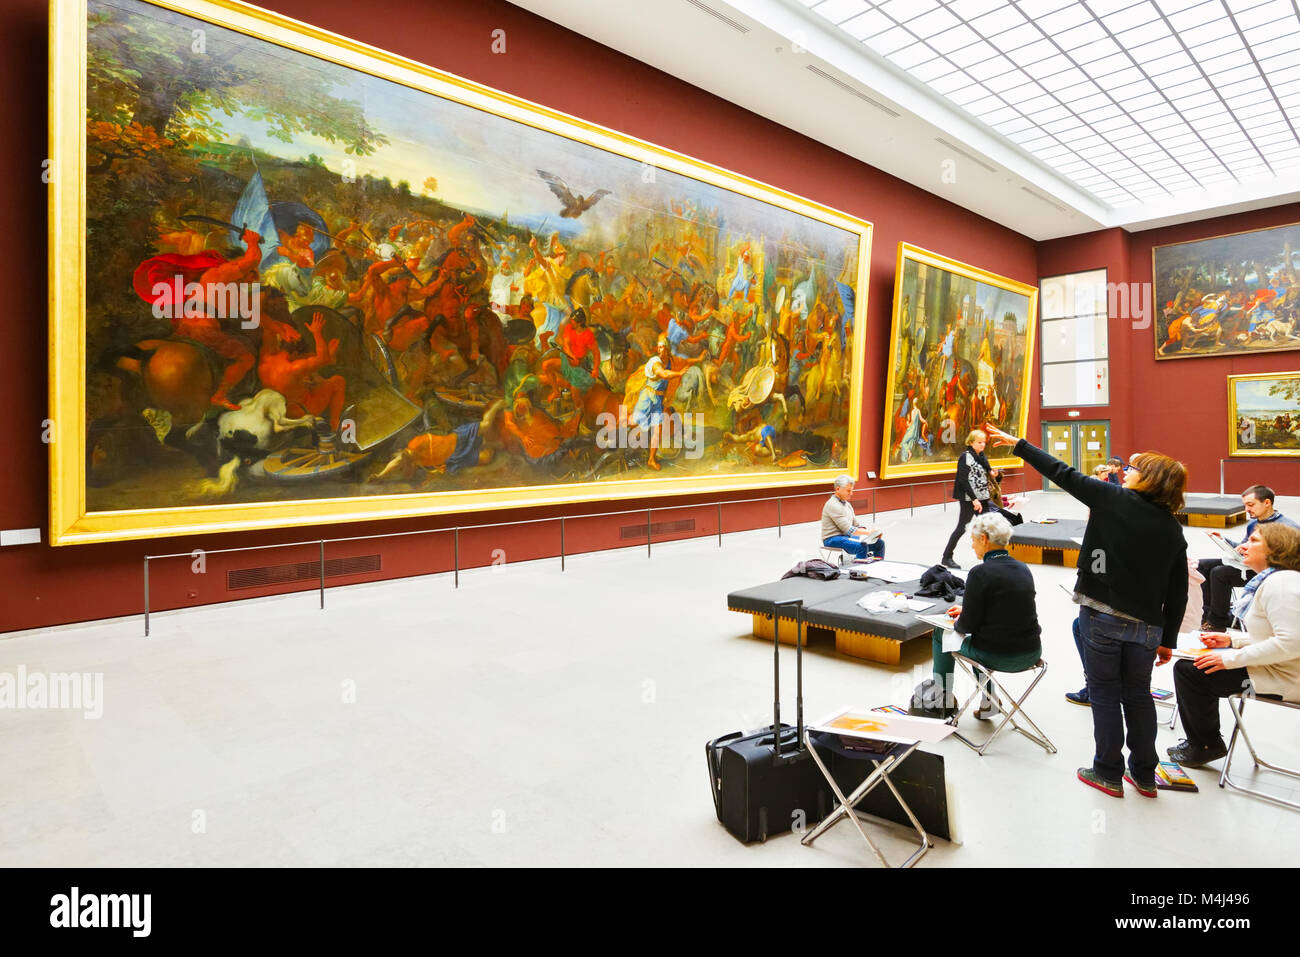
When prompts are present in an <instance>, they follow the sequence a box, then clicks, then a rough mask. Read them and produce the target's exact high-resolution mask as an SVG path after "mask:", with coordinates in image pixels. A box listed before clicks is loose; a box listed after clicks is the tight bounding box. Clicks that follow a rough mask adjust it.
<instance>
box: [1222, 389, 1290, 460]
mask: <svg viewBox="0 0 1300 957" xmlns="http://www.w3.org/2000/svg"><path fill="white" fill-rule="evenodd" d="M1228 454H1229V455H1241V456H1251V455H1288V456H1289V455H1300V372H1266V373H1260V374H1257V375H1230V376H1228Z"/></svg>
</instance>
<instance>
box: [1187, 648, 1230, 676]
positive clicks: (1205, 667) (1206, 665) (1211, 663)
mask: <svg viewBox="0 0 1300 957" xmlns="http://www.w3.org/2000/svg"><path fill="white" fill-rule="evenodd" d="M1192 664H1194V665H1196V667H1197V668H1199V669H1201V670H1202V671H1204V672H1205V673H1206V674H1207V675H1212V674H1214V673H1215V672H1216V671H1223V670H1224V669H1225V668H1226V667H1227V666H1226V665H1224V663H1223V656H1222V655H1221V654H1219V653H1218V652H1217V651H1211V652H1210V653H1209V654H1205V655H1201V656H1200V657H1198V658H1197V659H1196V660H1195V661H1193V662H1192Z"/></svg>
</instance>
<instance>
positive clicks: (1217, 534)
mask: <svg viewBox="0 0 1300 957" xmlns="http://www.w3.org/2000/svg"><path fill="white" fill-rule="evenodd" d="M1210 537H1211V538H1222V537H1223V532H1210Z"/></svg>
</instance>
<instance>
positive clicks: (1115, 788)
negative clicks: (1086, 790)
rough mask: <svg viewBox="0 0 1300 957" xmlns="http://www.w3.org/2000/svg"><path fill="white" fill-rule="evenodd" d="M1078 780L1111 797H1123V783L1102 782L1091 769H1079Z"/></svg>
mask: <svg viewBox="0 0 1300 957" xmlns="http://www.w3.org/2000/svg"><path fill="white" fill-rule="evenodd" d="M1079 780H1080V781H1082V782H1083V783H1084V784H1086V785H1088V787H1090V788H1096V789H1097V790H1098V791H1105V792H1106V793H1107V794H1109V795H1110V796H1111V797H1117V798H1122V797H1123V796H1124V782H1123V781H1103V780H1102V779H1101V778H1099V777H1098V776H1097V772H1096V771H1094V770H1093V769H1092V768H1079Z"/></svg>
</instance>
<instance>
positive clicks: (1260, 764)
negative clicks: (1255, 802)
mask: <svg viewBox="0 0 1300 957" xmlns="http://www.w3.org/2000/svg"><path fill="white" fill-rule="evenodd" d="M1252 700H1254V701H1256V702H1258V703H1260V704H1275V705H1281V706H1282V707H1283V708H1292V709H1294V710H1296V711H1300V704H1294V703H1292V702H1290V701H1274V700H1272V699H1269V698H1253V699H1252ZM1228 707H1229V708H1230V709H1231V710H1232V717H1233V718H1234V719H1235V721H1236V725H1235V726H1234V727H1233V729H1232V739H1231V740H1230V741H1229V742H1228V753H1227V755H1226V756H1225V757H1224V759H1223V770H1222V771H1220V772H1219V787H1224V786H1225V785H1226V786H1227V787H1230V788H1233V789H1234V790H1237V791H1243V792H1245V793H1246V794H1253V795H1255V797H1258V798H1263V799H1264V800H1265V801H1271V802H1272V803H1273V804H1280V805H1282V806H1283V807H1290V808H1295V809H1296V810H1300V803H1297V802H1295V801H1288V800H1286V799H1285V798H1280V797H1274V796H1273V795H1272V794H1268V793H1267V792H1264V791H1260V790H1258V789H1256V788H1248V787H1243V786H1242V785H1240V784H1238V783H1237V782H1236V781H1234V780H1232V777H1231V776H1230V775H1229V769H1230V768H1231V767H1232V755H1233V752H1234V751H1236V748H1237V738H1238V736H1240V737H1241V740H1243V741H1245V742H1246V749H1247V750H1248V751H1249V752H1250V757H1251V760H1252V761H1254V762H1255V767H1256V768H1267V769H1268V770H1270V771H1276V772H1277V773H1278V774H1285V775H1286V776H1287V777H1290V778H1296V779H1300V771H1297V770H1295V769H1293V768H1284V767H1282V766H1281V765H1278V764H1269V763H1268V762H1267V761H1265V760H1263V759H1262V758H1261V757H1260V756H1259V754H1258V753H1257V752H1256V751H1255V745H1254V744H1252V743H1251V740H1250V735H1249V734H1247V733H1246V721H1245V719H1244V718H1243V717H1242V715H1243V714H1244V713H1245V711H1246V696H1245V695H1242V694H1235V695H1232V696H1230V697H1229V698H1228Z"/></svg>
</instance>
